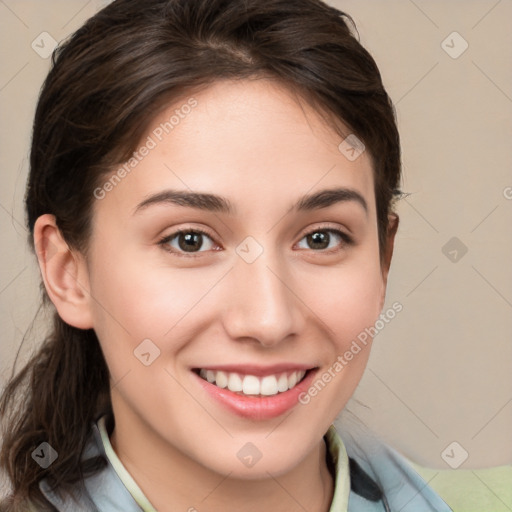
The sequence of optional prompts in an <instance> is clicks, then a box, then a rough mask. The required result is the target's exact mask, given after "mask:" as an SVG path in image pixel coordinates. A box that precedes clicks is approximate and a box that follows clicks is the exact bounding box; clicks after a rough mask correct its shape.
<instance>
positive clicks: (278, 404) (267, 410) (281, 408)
mask: <svg viewBox="0 0 512 512" xmlns="http://www.w3.org/2000/svg"><path fill="white" fill-rule="evenodd" d="M201 368H203V369H205V370H219V371H227V372H236V373H242V374H246V375H255V376H259V377H261V376H265V375H272V374H274V373H283V372H292V371H296V370H304V371H306V375H305V376H304V378H303V379H302V380H301V381H300V382H299V384H297V385H296V386H295V387H293V388H292V389H289V390H288V391H285V392H284V393H278V394H277V395H271V396H245V395H239V394H237V393H234V392H233V391H229V389H226V388H219V387H218V386H216V385H215V384H212V383H210V382H208V381H206V380H204V379H202V378H201V377H200V376H199V375H198V373H196V371H194V370H193V371H192V374H193V376H194V378H195V379H197V382H198V384H199V385H200V386H201V387H202V389H203V390H204V391H205V392H206V393H207V394H208V397H209V398H211V399H213V400H214V401H215V402H216V403H218V404H219V405H221V406H222V407H224V408H225V409H227V410H229V411H231V412H232V413H234V414H236V415H237V416H241V417H243V418H248V419H252V420H266V419H271V418H276V417H278V416H281V415H282V414H284V413H285V412H287V411H289V410H291V409H292V408H293V407H295V406H296V405H297V404H298V403H299V395H300V394H301V393H303V392H304V391H306V390H307V389H308V388H309V387H310V385H311V382H312V381H313V378H314V376H315V374H316V373H317V370H318V368H311V366H304V365H275V366H267V367H261V366H260V367H255V366H253V367H251V366H243V367H242V366H229V365H224V366H210V367H206V366H201ZM250 369H251V371H249V370H250ZM251 372H254V373H251Z"/></svg>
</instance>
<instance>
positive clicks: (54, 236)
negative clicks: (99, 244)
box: [34, 214, 93, 329]
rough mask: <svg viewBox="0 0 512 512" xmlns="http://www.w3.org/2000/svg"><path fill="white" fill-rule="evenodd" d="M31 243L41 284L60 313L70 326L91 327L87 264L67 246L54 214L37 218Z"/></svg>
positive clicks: (77, 253) (76, 252)
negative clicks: (32, 243) (41, 279)
mask: <svg viewBox="0 0 512 512" xmlns="http://www.w3.org/2000/svg"><path fill="white" fill-rule="evenodd" d="M34 244H35V249H36V254H37V260H38V262H39V268H40V270H41V275H42V278H43V282H44V286H45V288H46V291H47V293H48V296H49V297H50V300H51V301H52V302H53V304H54V306H55V308H56V309H57V312H58V314H59V316H60V317H61V318H62V320H64V322H66V323H67V324H69V325H71V326H73V327H77V328H78V329H91V328H92V327H93V324H92V315H91V308H90V293H89V275H88V271H87V265H86V262H85V259H84V258H83V256H82V255H81V254H80V253H79V252H78V251H74V250H71V249H70V248H69V246H68V244H67V243H66V241H65V240H64V238H63V237H62V234H61V232H60V230H59V228H58V227H57V223H56V220H55V216H54V215H50V214H45V215H41V216H40V217H39V218H38V219H37V220H36V223H35V226H34Z"/></svg>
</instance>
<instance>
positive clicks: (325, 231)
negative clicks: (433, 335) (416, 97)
mask: <svg viewBox="0 0 512 512" xmlns="http://www.w3.org/2000/svg"><path fill="white" fill-rule="evenodd" d="M346 20H350V19H349V18H348V16H346V15H345V14H343V13H341V12H339V11H337V10H336V9H334V8H332V7H329V6H327V5H325V4H323V3H321V2H320V1H317V0H293V1H290V0H286V1H281V0H270V1H265V2H260V1H256V0H252V1H246V0H245V1H241V0H230V1H223V0H193V1H191V0H151V1H150V2H147V1H146V2H142V1H140V0H117V1H115V2H114V3H113V4H111V5H110V6H108V7H106V8H105V9H103V10H102V11H101V12H99V13H98V14H97V15H96V16H94V17H93V18H91V19H90V20H89V21H88V22H87V23H86V24H85V25H84V26H83V27H82V28H81V29H80V30H78V31H77V32H76V33H75V34H74V35H73V36H72V37H71V38H70V39H69V41H67V42H66V43H65V44H63V45H62V46H61V47H59V48H58V49H57V51H56V54H55V55H54V59H53V68H52V70H51V71H50V73H49V75H48V77H47V80H46V82H45V84H44V86H43V89H42V91H41V95H40V98H39V103H38V107H37V111H36V116H35V122H34V129H33V139H32V150H31V160H30V165H31V169H30V176H29V181H28V186H27V195H26V209H27V218H28V227H29V229H30V233H31V239H30V242H31V244H32V246H33V247H34V249H35V251H36V254H37V257H38V262H39V266H40V269H41V276H42V280H43V283H44V290H45V299H46V301H47V302H51V304H52V305H53V306H52V307H54V310H55V316H54V324H53V330H52V332H51V333H50V335H49V336H48V338H47V339H46V340H45V342H44V344H43V345H42V347H41V350H40V352H39V353H38V354H37V355H36V356H35V357H34V358H33V359H32V360H31V361H30V362H29V363H28V364H27V366H26V367H25V368H24V369H23V370H22V371H21V373H19V374H18V375H17V376H16V377H15V378H14V379H13V380H12V381H11V382H10V383H9V384H8V386H7V388H6V390H5V392H4V394H3V397H2V402H1V411H2V416H3V425H4V434H3V439H4V443H3V448H2V453H1V459H0V460H1V464H2V466H3V468H4V469H5V471H6V472H7V475H8V476H9V478H10V480H11V482H12V488H13V492H12V495H11V496H10V497H9V499H7V500H5V504H4V505H3V507H4V508H5V510H27V508H28V507H30V509H31V510H37V511H40V510H58V511H64V510H73V511H77V510H78V511H90V510H98V511H101V512H110V511H124V512H127V511H134V512H136V511H141V510H142V511H149V510H158V511H160V512H166V511H171V510H172V511H175V510H188V511H195V510H197V511H200V512H201V511H204V510H206V511H212V512H214V511H220V510H222V511H224V512H225V511H230V510H244V511H260V510H264V509H271V510H274V511H281V510H282V511H285V510H286V511H295V510H308V511H312V512H317V511H318V512H320V511H321V512H325V511H332V512H334V511H346V510H349V511H351V512H353V511H360V510H371V511H373V510H404V511H406V510H435V511H443V510H449V508H448V507H447V506H446V505H445V504H444V503H443V502H442V500H440V498H438V497H437V496H436V495H435V494H434V493H433V492H432V491H431V490H430V489H429V488H428V487H427V486H426V484H425V482H423V481H422V480H421V479H420V478H419V477H418V476H417V475H416V474H415V473H414V472H413V471H412V470H411V469H410V468H408V467H407V465H406V464H405V463H404V461H403V460H402V459H401V458H400V456H399V455H398V454H397V453H396V452H394V451H393V450H391V449H390V448H387V447H385V446H384V445H382V444H380V443H379V442H378V440H376V439H374V438H372V437H371V436H369V435H367V434H362V433H361V432H359V433H356V434H353V433H351V432H348V431H347V432H345V433H344V432H341V433H338V432H336V430H335V429H334V427H333V426H332V422H333V420H334V419H335V418H336V416H337V415H338V414H339V413H340V411H342V410H343V408H344V407H345V405H346V403H347V401H348V400H349V398H350V397H351V395H352V394H353V392H354V390H355V388H356V386H357V384H358V382H359V380H360V379H361V376H362V374H363V371H364V368H365V365H366V362H367V359H368V356H369V351H370V347H371V336H370V338H368V337H367V338H368V339H367V338H365V342H364V343H362V342H361V339H362V336H361V334H362V333H365V332H371V331H369V329H368V328H369V327H370V326H372V325H373V324H374V323H375V321H376V319H377V318H378V317H379V314H381V311H382V308H383V305H384V300H385V292H386V284H387V276H388V272H389V267H390V263H391V257H392V251H393V242H394V237H395V234H396V231H397V227H398V216H397V215H396V214H395V213H394V212H393V208H392V207H393V199H394V198H395V196H396V195H397V194H398V185H399V181H400V144H399V136H398V133H397V129H396V124H395V119H394V112H393V107H392V104H391V101H390V99H389V97H388V95H387V94H386V91H385V89H384V87H383V85H382V81H381V77H380V74H379V71H378V68H377V66H376V64H375V62H374V61H373V59H372V57H371V56H370V55H369V54H368V52H367V51H366V50H365V49H364V48H363V47H362V46H361V45H360V44H359V42H358V41H357V39H356V38H355V37H354V35H353V34H352V33H351V31H350V29H349V26H348V24H347V21H346ZM397 306H399V305H397ZM357 340H359V343H358V342H357ZM354 343H355V344H356V345H354ZM356 346H357V348H355V347H356ZM350 354H352V355H350ZM21 397H23V400H21V399H20V398H21Z"/></svg>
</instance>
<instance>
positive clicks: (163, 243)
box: [158, 226, 354, 258]
mask: <svg viewBox="0 0 512 512" xmlns="http://www.w3.org/2000/svg"><path fill="white" fill-rule="evenodd" d="M318 232H327V233H334V234H335V235H338V236H339V237H340V238H341V239H342V240H343V242H342V244H341V245H342V246H351V245H354V240H353V239H352V237H350V236H349V235H347V234H346V233H345V232H344V231H341V230H339V229H335V228H332V227H330V226H319V227H317V228H315V229H312V230H311V231H308V232H306V233H304V234H303V236H302V238H301V239H300V240H303V239H304V238H305V237H307V236H308V235H312V234H313V233H318ZM185 233H198V234H201V235H206V236H207V237H208V238H210V239H211V240H212V241H213V242H214V243H216V242H215V239H214V237H213V236H212V235H211V233H209V232H208V231H205V230H204V229H201V228H186V229H179V230H177V231H175V232H173V233H171V234H170V235H166V236H165V237H163V238H161V239H160V240H159V241H158V245H160V246H162V248H163V249H164V250H165V251H167V252H169V253H171V254H173V255H176V256H179V257H185V258H197V257H200V256H201V253H202V252H207V251H198V252H195V253H194V252H189V253H187V252H179V251H176V250H174V249H170V248H169V246H168V243H169V242H170V241H172V240H174V238H176V237H177V236H179V235H180V234H185ZM300 240H299V241H300ZM310 250H311V251H313V252H319V253H323V254H334V253H336V252H338V251H340V250H341V248H336V249H334V250H333V249H318V250H315V249H310Z"/></svg>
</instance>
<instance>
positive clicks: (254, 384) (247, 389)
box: [242, 375, 260, 395]
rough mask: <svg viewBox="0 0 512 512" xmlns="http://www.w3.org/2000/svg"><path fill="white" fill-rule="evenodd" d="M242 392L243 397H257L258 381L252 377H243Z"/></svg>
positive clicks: (258, 391) (258, 390) (258, 392)
mask: <svg viewBox="0 0 512 512" xmlns="http://www.w3.org/2000/svg"><path fill="white" fill-rule="evenodd" d="M242 392H243V394H244V395H259V394H260V380H259V379H258V377H255V376H254V375H246V376H245V377H244V382H243V387H242Z"/></svg>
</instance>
